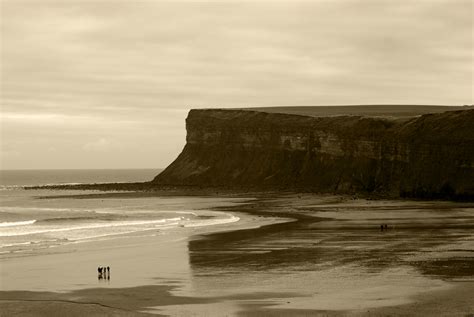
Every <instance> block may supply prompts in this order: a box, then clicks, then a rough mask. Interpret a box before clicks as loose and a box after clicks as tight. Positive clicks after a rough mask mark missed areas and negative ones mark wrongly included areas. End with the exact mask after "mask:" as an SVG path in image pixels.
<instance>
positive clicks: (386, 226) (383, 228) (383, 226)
mask: <svg viewBox="0 0 474 317" xmlns="http://www.w3.org/2000/svg"><path fill="white" fill-rule="evenodd" d="M387 229H388V225H387V224H384V225H380V231H384V230H387Z"/></svg>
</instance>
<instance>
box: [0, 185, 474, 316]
mask: <svg viewBox="0 0 474 317" xmlns="http://www.w3.org/2000/svg"><path fill="white" fill-rule="evenodd" d="M41 195H45V194H41ZM62 196H64V195H62ZM78 197H79V196H75V197H61V198H56V199H54V198H49V199H42V200H41V202H40V204H45V205H52V204H53V205H55V204H56V205H61V204H64V203H66V201H67V202H68V203H72V204H76V205H80V206H93V205H94V204H98V203H102V204H108V205H114V204H115V203H118V202H120V203H121V204H128V202H124V200H126V199H142V200H143V199H145V200H144V201H146V199H155V198H153V197H151V198H150V197H143V195H141V194H137V196H135V198H133V197H134V196H133V195H131V194H120V193H106V194H94V195H89V196H83V197H82V199H77V198H78ZM137 197H138V198H137ZM179 199H181V200H182V202H180V203H179V204H178V205H179V208H181V207H182V205H183V204H187V203H186V200H187V199H189V202H188V203H192V204H194V205H197V206H200V208H209V209H212V210H216V211H219V212H225V213H231V214H233V215H235V216H238V217H239V219H240V220H239V221H237V222H233V223H227V224H220V225H213V226H202V227H193V228H174V229H170V230H159V231H156V232H148V231H147V232H146V234H144V232H141V233H134V234H125V235H120V236H117V237H114V238H113V239H105V240H100V241H86V242H81V243H71V244H65V245H61V246H57V247H54V248H47V249H41V250H34V251H32V252H26V253H21V254H14V255H12V254H9V255H2V256H3V257H2V259H1V276H2V278H1V292H0V308H1V309H0V311H1V314H2V316H12V315H21V316H62V315H64V314H65V313H66V312H67V314H68V315H70V316H83V315H92V316H104V315H105V316H135V315H138V316H139V315H145V314H155V315H156V314H158V315H169V316H365V315H368V316H407V315H408V316H429V315H436V316H466V315H469V314H472V313H473V312H474V301H473V300H472V296H470V294H472V293H473V292H474V281H473V276H474V271H473V267H474V265H473V264H474V257H473V251H474V248H473V243H474V237H473V236H472V229H473V228H474V214H473V205H472V204H468V203H452V202H422V201H381V200H380V201H372V200H365V199H352V198H351V197H341V196H330V195H327V196H317V195H309V194H306V195H301V194H300V195H296V194H284V195H282V194H272V193H265V194H261V193H260V194H253V195H247V196H246V197H242V196H239V197H236V196H234V197H209V196H207V197H205V196H203V197H199V198H196V197H194V196H188V197H180V198H179ZM196 199H199V202H200V203H199V204H196V202H197V200H196ZM104 201H105V202H104ZM167 202H168V203H170V202H174V203H175V204H177V202H176V200H168V201H167ZM35 203H38V201H35ZM381 223H383V224H388V228H387V229H386V230H385V231H383V232H381V231H380V228H379V225H380V224H381ZM99 265H102V266H108V265H110V266H111V278H110V280H98V278H97V266H99Z"/></svg>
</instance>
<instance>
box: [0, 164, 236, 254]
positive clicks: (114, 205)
mask: <svg viewBox="0 0 474 317" xmlns="http://www.w3.org/2000/svg"><path fill="white" fill-rule="evenodd" d="M159 172H160V170H159V169H104V170H90V169H89V170H3V171H0V257H6V256H7V257H8V256H12V255H13V256H16V255H19V254H24V253H25V252H35V251H38V250H43V249H50V248H54V247H58V246H61V245H64V244H71V243H82V242H87V241H95V240H104V239H114V238H117V237H123V236H124V235H159V234H162V233H163V232H165V231H166V230H170V229H174V230H180V228H192V227H201V226H210V225H216V224H224V223H231V222H236V221H238V220H239V218H238V217H236V216H234V215H232V214H230V213H226V212H220V211H213V210H210V209H207V208H208V207H209V206H210V205H213V206H215V205H216V202H210V201H209V199H208V198H202V197H153V196H151V197H141V196H140V195H137V197H135V196H133V195H131V196H130V195H121V193H119V192H114V193H113V195H109V196H104V193H103V192H98V191H78V190H46V189H39V190H25V189H24V187H25V186H31V185H55V184H82V183H85V184H91V183H119V182H122V183H126V182H141V181H149V180H152V179H153V177H155V176H156V175H157V174H158V173H159ZM83 194H87V196H85V197H87V199H81V195H83ZM82 197H84V196H82ZM222 204H223V205H224V204H226V203H225V202H222ZM217 205H219V204H218V203H217Z"/></svg>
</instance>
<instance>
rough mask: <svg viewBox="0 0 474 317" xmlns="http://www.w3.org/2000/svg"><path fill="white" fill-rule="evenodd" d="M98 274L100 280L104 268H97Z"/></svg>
mask: <svg viewBox="0 0 474 317" xmlns="http://www.w3.org/2000/svg"><path fill="white" fill-rule="evenodd" d="M97 274H98V277H99V280H100V279H101V278H102V268H101V267H100V266H99V267H98V268H97Z"/></svg>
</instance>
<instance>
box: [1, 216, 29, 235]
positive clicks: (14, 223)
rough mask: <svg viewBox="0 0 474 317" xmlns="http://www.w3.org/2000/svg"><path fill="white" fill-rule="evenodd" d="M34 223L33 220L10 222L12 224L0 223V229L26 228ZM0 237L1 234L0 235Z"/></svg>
mask: <svg viewBox="0 0 474 317" xmlns="http://www.w3.org/2000/svg"><path fill="white" fill-rule="evenodd" d="M35 222H36V220H35V219H33V220H26V221H12V222H0V227H16V226H26V225H32V224H34V223H35ZM0 236H1V233H0Z"/></svg>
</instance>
